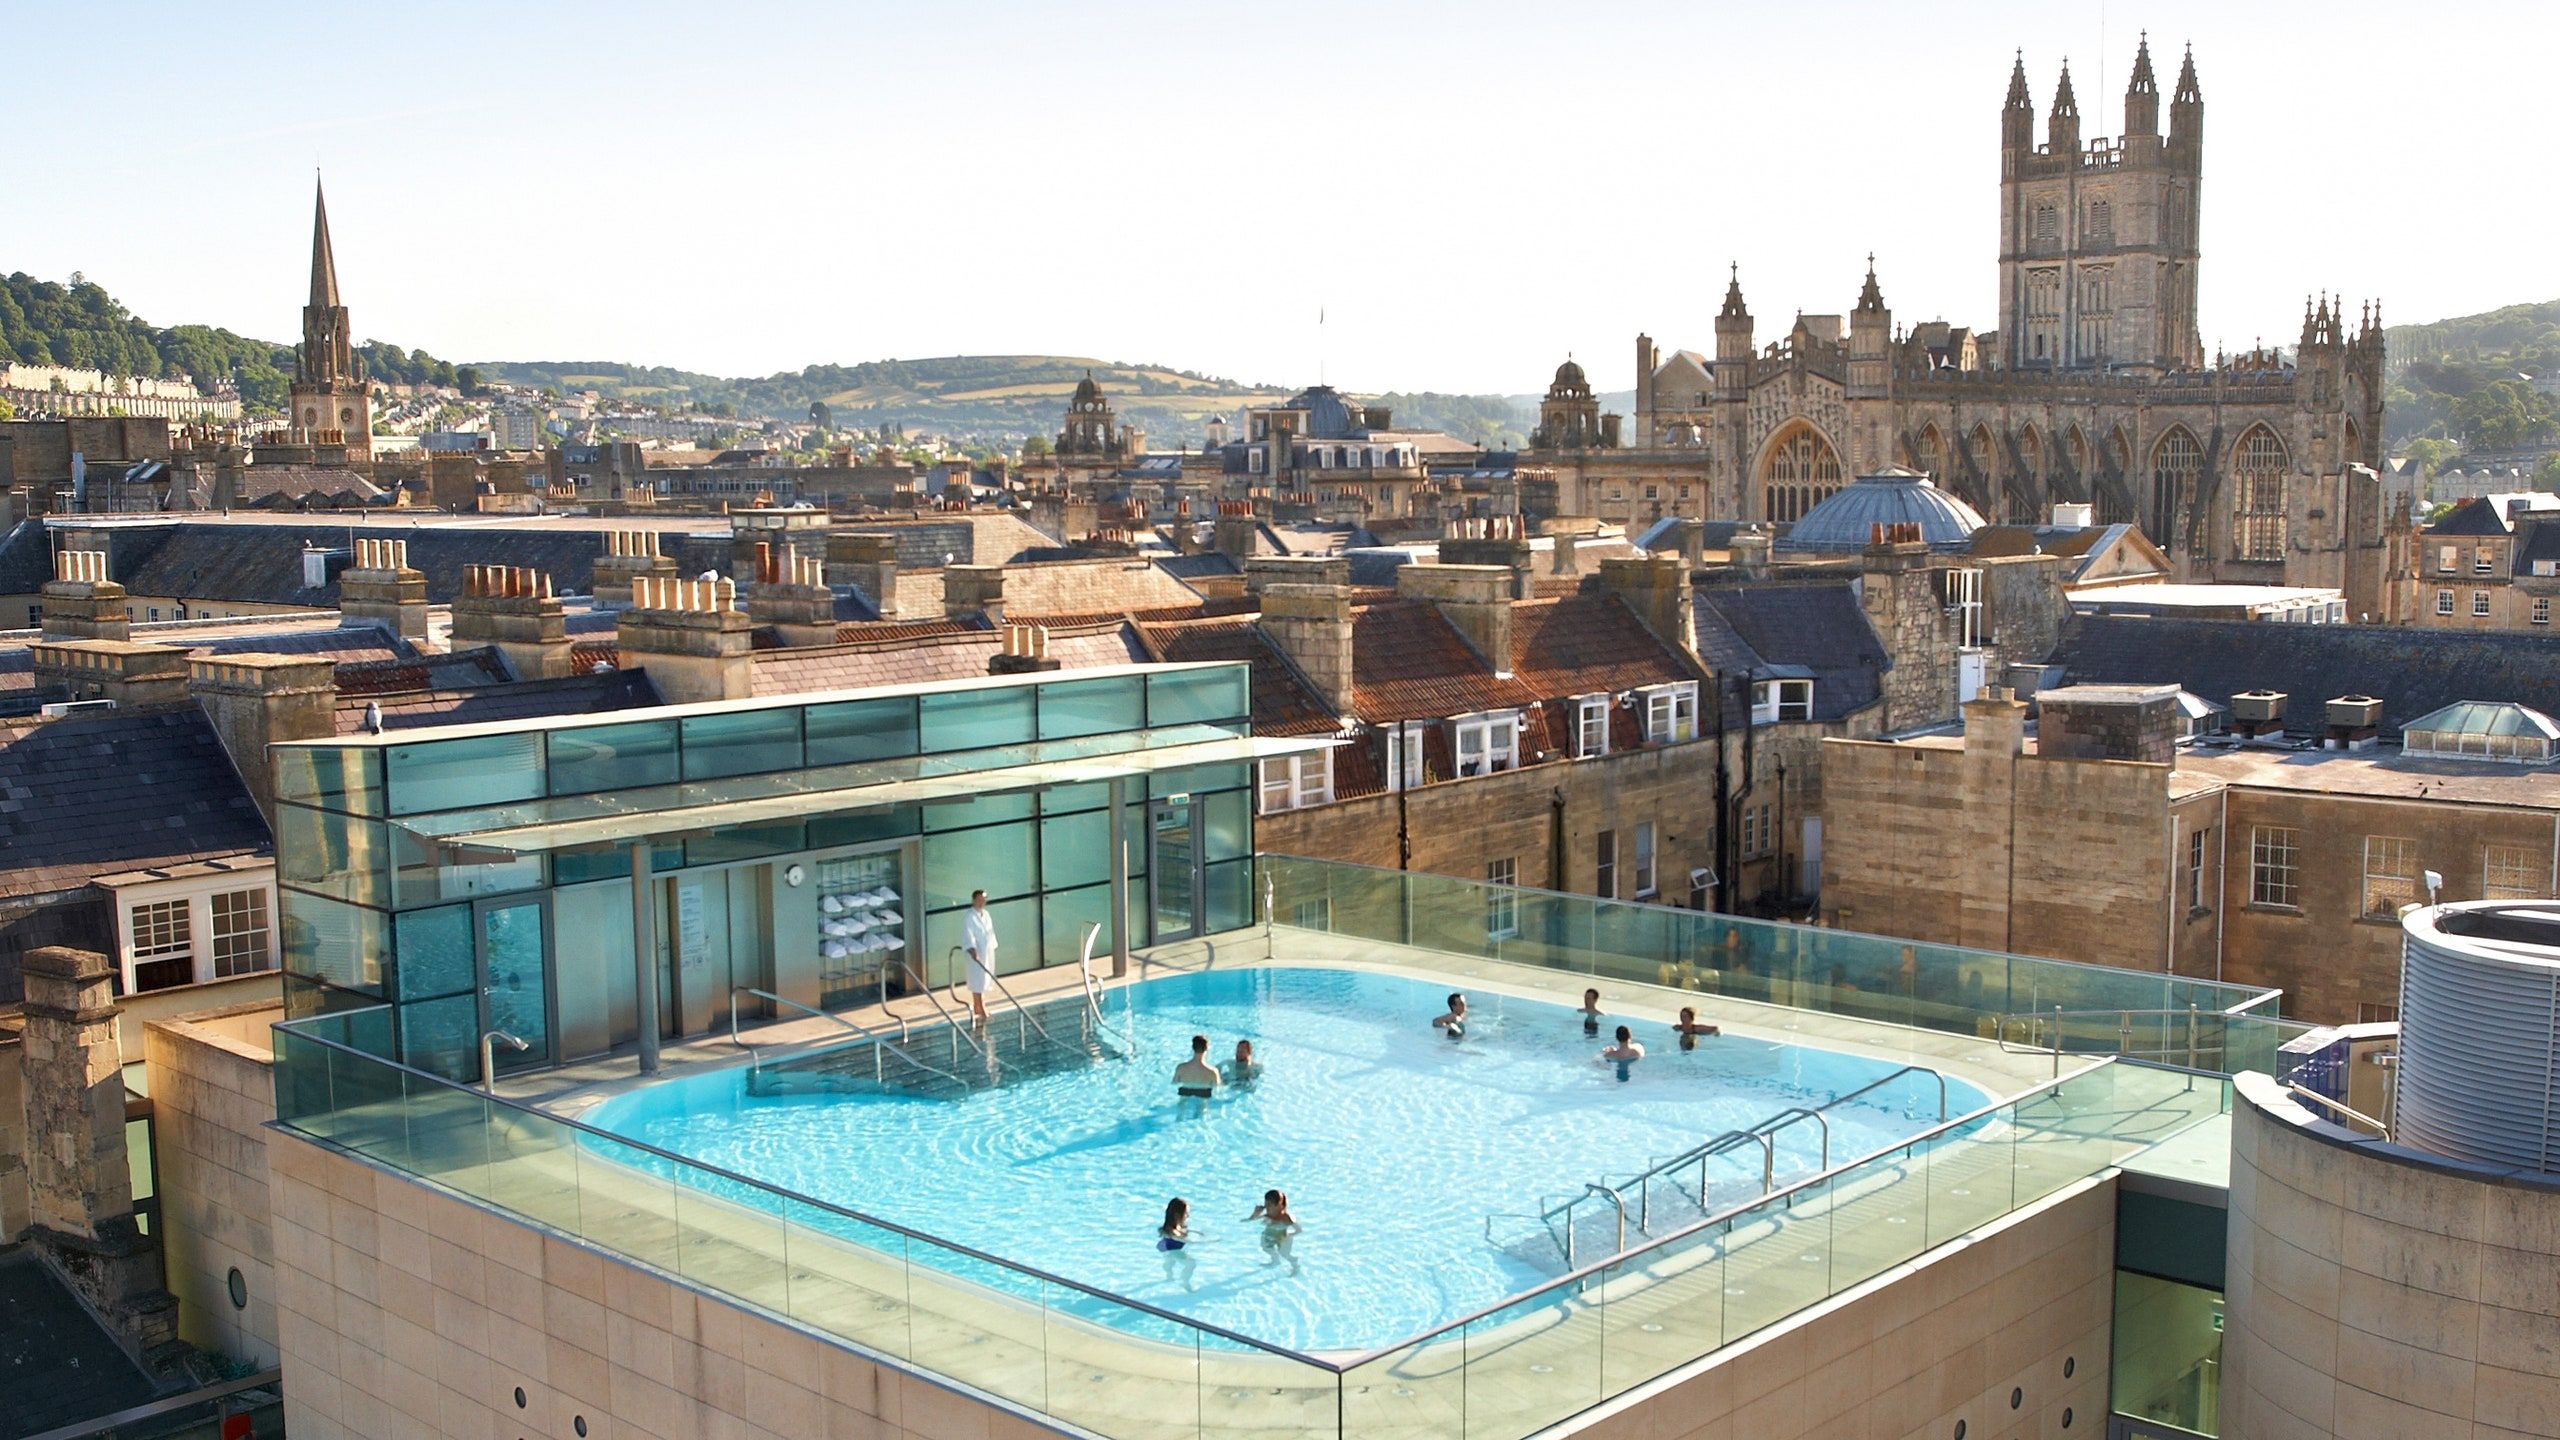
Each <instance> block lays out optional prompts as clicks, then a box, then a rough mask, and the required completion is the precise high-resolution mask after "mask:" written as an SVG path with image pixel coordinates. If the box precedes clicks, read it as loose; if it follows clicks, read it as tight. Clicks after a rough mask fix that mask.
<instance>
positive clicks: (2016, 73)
mask: <svg viewBox="0 0 2560 1440" xmlns="http://www.w3.org/2000/svg"><path fill="white" fill-rule="evenodd" d="M2000 108H2001V109H2003V110H2033V109H2034V108H2036V102H2035V101H2034V100H2032V99H2030V98H2028V95H2027V52H2026V51H2024V50H2021V51H2019V52H2018V63H2017V64H2016V65H2014V66H2011V67H2010V70H2009V98H2008V99H2007V100H2006V101H2003V102H2002V103H2001V106H2000Z"/></svg>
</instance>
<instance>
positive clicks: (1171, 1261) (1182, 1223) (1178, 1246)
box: [1156, 1195, 1200, 1290]
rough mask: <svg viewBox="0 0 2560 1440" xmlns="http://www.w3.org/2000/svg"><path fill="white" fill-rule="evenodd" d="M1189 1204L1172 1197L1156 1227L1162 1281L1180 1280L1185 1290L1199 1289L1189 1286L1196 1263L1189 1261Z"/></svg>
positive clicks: (1165, 1204) (1165, 1203) (1179, 1197)
mask: <svg viewBox="0 0 2560 1440" xmlns="http://www.w3.org/2000/svg"><path fill="white" fill-rule="evenodd" d="M1190 1244H1191V1202H1190V1201H1188V1200H1185V1199H1183V1198H1182V1197H1181V1196H1179V1195H1176V1196H1175V1197H1173V1198H1172V1199H1170V1200H1167V1201H1166V1202H1164V1223H1163V1224H1161V1225H1159V1226H1157V1227H1156V1253H1157V1254H1159V1255H1162V1256H1163V1257H1164V1278H1166V1279H1167V1280H1177V1279H1178V1280H1180V1281H1181V1282H1182V1288H1183V1289H1185V1290H1196V1289H1198V1288H1199V1287H1198V1286H1196V1285H1194V1284H1192V1283H1191V1276H1192V1273H1193V1272H1194V1271H1196V1270H1198V1269H1199V1268H1200V1262H1199V1261H1198V1260H1196V1259H1194V1258H1192V1255H1191V1252H1190V1249H1189V1247H1190Z"/></svg>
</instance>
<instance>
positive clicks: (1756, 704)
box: [1751, 680, 1813, 725]
mask: <svg viewBox="0 0 2560 1440" xmlns="http://www.w3.org/2000/svg"><path fill="white" fill-rule="evenodd" d="M1812 718H1813V682H1812V681H1810V680H1763V681H1761V682H1759V683H1758V684H1756V685H1753V686H1752V687H1751V723H1752V724H1754V725H1778V724H1784V723H1786V722H1788V721H1793V720H1810V719H1812Z"/></svg>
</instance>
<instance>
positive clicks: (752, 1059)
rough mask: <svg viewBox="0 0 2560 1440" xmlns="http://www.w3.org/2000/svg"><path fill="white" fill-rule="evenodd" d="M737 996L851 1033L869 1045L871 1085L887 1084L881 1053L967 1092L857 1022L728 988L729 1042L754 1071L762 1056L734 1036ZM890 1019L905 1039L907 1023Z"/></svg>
mask: <svg viewBox="0 0 2560 1440" xmlns="http://www.w3.org/2000/svg"><path fill="white" fill-rule="evenodd" d="M741 995H753V996H755V997H756V998H757V999H759V1000H763V1001H767V1002H769V1003H772V1004H775V1005H788V1006H790V1007H791V1008H792V1009H794V1010H798V1011H801V1012H803V1013H805V1014H809V1015H814V1016H816V1017H818V1018H819V1019H821V1020H826V1021H831V1022H833V1023H834V1024H836V1025H839V1026H842V1027H843V1028H844V1029H846V1030H850V1031H852V1032H853V1033H854V1034H855V1035H858V1036H860V1037H861V1038H863V1039H865V1040H868V1041H870V1042H871V1078H872V1079H873V1080H874V1081H877V1082H881V1083H886V1081H887V1078H888V1072H887V1067H886V1066H885V1064H884V1063H883V1062H882V1059H881V1056H882V1055H883V1054H884V1053H885V1054H889V1055H895V1056H897V1057H898V1058H899V1059H900V1060H902V1061H905V1062H906V1063H907V1064H908V1065H910V1066H912V1067H914V1068H915V1069H917V1070H920V1071H922V1072H924V1073H925V1074H927V1075H933V1076H938V1077H940V1078H941V1079H944V1080H948V1081H950V1082H951V1083H952V1084H954V1085H957V1086H959V1087H960V1088H961V1089H963V1090H965V1089H967V1088H969V1082H967V1081H965V1080H963V1079H961V1078H960V1077H959V1076H957V1075H954V1074H952V1073H951V1072H950V1071H948V1070H945V1069H943V1068H942V1067H941V1066H939V1065H930V1064H927V1063H926V1062H924V1061H922V1060H919V1059H917V1058H916V1057H914V1056H913V1055H910V1054H908V1053H907V1052H906V1051H904V1050H901V1049H899V1048H898V1046H897V1044H896V1043H895V1042H893V1041H892V1040H890V1038H889V1036H888V1035H887V1034H886V1033H885V1032H883V1031H877V1030H874V1029H872V1028H871V1027H870V1026H868V1025H864V1024H861V1023H859V1022H857V1021H852V1020H847V1019H846V1018H844V1017H843V1016H841V1015H838V1014H836V1013H834V1012H833V1011H829V1010H821V1009H819V1008H818V1007H817V1006H815V1005H804V1004H802V1003H801V1002H799V1001H797V1000H794V999H791V998H789V997H788V996H783V995H776V994H774V993H773V992H772V991H770V990H759V989H757V988H755V987H754V986H752V985H732V986H730V987H729V1041H730V1043H731V1044H733V1045H736V1046H737V1047H738V1048H739V1049H741V1050H744V1051H746V1052H747V1058H748V1062H749V1064H750V1065H752V1066H754V1067H755V1068H758V1069H761V1068H762V1067H763V1065H764V1055H763V1053H762V1052H761V1051H759V1050H757V1049H756V1047H754V1046H753V1045H750V1044H748V1043H747V1042H746V1040H745V1038H744V1037H743V1036H741V1035H739V1033H738V997H739V996H741ZM890 1018H891V1019H893V1020H897V1022H898V1039H900V1040H904V1039H906V1038H907V1022H906V1021H905V1019H903V1018H902V1017H899V1016H894V1015H893V1016H891V1017H890Z"/></svg>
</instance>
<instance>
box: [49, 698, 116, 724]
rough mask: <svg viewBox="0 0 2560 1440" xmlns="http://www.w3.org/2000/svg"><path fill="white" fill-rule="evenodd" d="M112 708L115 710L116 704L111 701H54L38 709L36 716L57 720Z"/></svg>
mask: <svg viewBox="0 0 2560 1440" xmlns="http://www.w3.org/2000/svg"><path fill="white" fill-rule="evenodd" d="M114 708H116V702H114V701H113V700H56V701H54V702H53V703H52V704H50V705H46V706H43V707H41V708H39V709H38V710H37V711H36V714H38V715H40V716H42V717H44V718H45V719H47V720H59V719H61V718H62V717H63V716H65V715H85V714H87V713H88V712H90V711H92V710H113V709H114Z"/></svg>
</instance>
